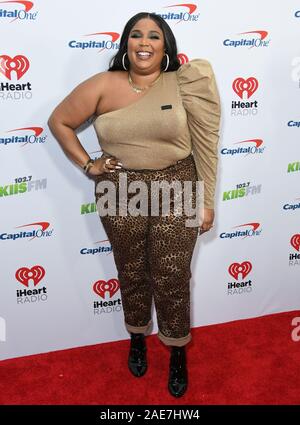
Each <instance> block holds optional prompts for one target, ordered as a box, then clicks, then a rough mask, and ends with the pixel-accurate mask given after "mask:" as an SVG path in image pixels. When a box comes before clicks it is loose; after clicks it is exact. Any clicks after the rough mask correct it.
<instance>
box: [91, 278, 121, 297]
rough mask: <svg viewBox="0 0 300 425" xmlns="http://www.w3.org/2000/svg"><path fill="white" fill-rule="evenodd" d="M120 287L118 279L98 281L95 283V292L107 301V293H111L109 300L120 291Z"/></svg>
mask: <svg viewBox="0 0 300 425" xmlns="http://www.w3.org/2000/svg"><path fill="white" fill-rule="evenodd" d="M119 287H120V285H119V281H118V279H109V280H108V281H106V280H98V281H97V282H95V283H94V285H93V290H94V292H95V293H96V294H97V295H99V296H100V297H101V298H103V299H105V293H106V292H107V291H108V293H109V298H111V297H112V296H114V295H115V293H116V292H117V291H118V290H119Z"/></svg>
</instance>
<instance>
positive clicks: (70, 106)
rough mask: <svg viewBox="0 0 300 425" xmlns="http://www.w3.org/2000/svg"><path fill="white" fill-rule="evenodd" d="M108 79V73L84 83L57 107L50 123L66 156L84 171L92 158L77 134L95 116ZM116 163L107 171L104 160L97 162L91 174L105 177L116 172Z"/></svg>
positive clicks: (112, 161) (112, 163) (113, 162)
mask: <svg viewBox="0 0 300 425" xmlns="http://www.w3.org/2000/svg"><path fill="white" fill-rule="evenodd" d="M108 78H109V77H108V75H107V73H99V74H96V75H94V76H93V77H91V78H89V79H88V80H85V81H83V82H82V83H81V84H79V85H78V86H77V87H75V89H74V90H73V91H72V92H71V93H70V94H69V95H68V96H67V97H66V98H65V99H63V100H62V102H61V103H59V105H58V106H56V108H55V109H54V111H53V112H52V114H51V116H50V118H49V120H48V125H49V128H50V130H51V131H52V133H53V135H54V136H55V138H56V140H57V141H58V142H59V144H60V145H61V147H62V149H63V150H64V152H65V154H66V155H67V156H68V157H69V158H70V159H71V160H72V161H74V162H75V163H76V164H77V165H79V166H80V167H81V168H83V166H84V165H85V164H86V162H87V161H88V160H89V159H90V157H89V155H88V153H87V152H86V150H85V149H84V147H83V146H82V144H81V143H80V141H79V138H78V137H77V135H76V133H75V130H76V128H78V127H79V126H80V125H82V124H83V123H84V122H85V121H86V120H87V119H88V118H90V117H91V116H92V115H93V114H94V113H95V112H96V109H97V105H98V102H99V100H100V98H101V95H102V93H103V91H104V85H105V84H106V83H107V80H108ZM117 162H118V161H117V160H114V159H112V160H111V162H110V164H107V165H106V170H105V169H104V164H105V158H98V159H97V160H96V161H95V163H94V165H93V166H92V167H91V168H90V170H89V173H90V174H92V175H97V174H102V173H103V172H104V171H108V169H114V168H115V165H116V164H117Z"/></svg>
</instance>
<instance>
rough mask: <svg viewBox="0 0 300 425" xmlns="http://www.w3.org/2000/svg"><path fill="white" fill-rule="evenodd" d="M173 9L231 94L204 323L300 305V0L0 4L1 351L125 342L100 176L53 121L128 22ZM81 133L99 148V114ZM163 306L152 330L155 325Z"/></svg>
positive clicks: (198, 298) (181, 46)
mask: <svg viewBox="0 0 300 425" xmlns="http://www.w3.org/2000/svg"><path fill="white" fill-rule="evenodd" d="M141 11H149V12H154V13H156V14H159V15H161V16H162V17H163V18H164V19H165V20H166V21H167V22H168V24H169V25H170V26H171V28H172V30H173V31H174V34H175V37H176V40H177V43H178V50H179V58H180V60H181V62H182V63H184V62H186V61H189V60H191V59H194V58H204V59H207V60H208V61H210V63H211V64H212V66H213V69H214V71H215V75H216V80H217V83H218V87H219V91H220V96H221V101H222V127H221V133H220V136H221V137H220V145H219V167H218V184H217V191H216V211H215V212H216V221H215V226H214V228H213V230H212V231H210V232H208V233H206V234H204V235H202V236H199V237H198V242H197V245H196V248H195V252H194V256H193V262H192V279H191V290H192V325H193V327H196V326H203V325H210V324H217V323H222V322H228V321H232V320H240V319H245V318H252V317H258V316H263V315H267V314H272V313H278V312H283V311H290V310H295V309H298V308H299V304H300V220H299V217H300V186H299V182H300V102H299V99H300V46H299V39H300V2H299V1H293V0H287V1H286V2H282V1H273V2H270V1H267V0H259V1H258V0H252V1H251V2H250V3H248V4H247V8H245V7H244V5H241V2H240V1H238V0H226V1H222V2H220V1H218V0H202V1H198V2H195V3H189V4H181V3H178V4H174V2H168V1H167V0H166V1H164V0H153V1H140V0H139V1H137V0H132V1H129V2H115V3H111V2H107V1H100V0H86V1H85V2H81V3H80V2H74V1H73V0H63V1H58V0H51V1H50V0H43V1H39V0H36V1H0V40H1V41H0V43H1V44H0V155H1V167H0V179H1V180H0V214H1V221H0V250H1V269H0V358H1V359H7V358H14V357H18V356H24V355H30V354H35V353H43V352H48V351H53V350H60V349H65V348H71V347H78V346H85V345H92V344H98V343H103V342H108V341H116V340H120V339H126V338H128V337H129V336H128V333H127V332H126V330H125V327H124V324H123V311H122V300H121V296H120V291H119V283H118V275H117V271H116V268H115V264H114V260H113V253H112V249H111V246H110V244H109V241H108V240H107V236H106V234H105V232H104V230H103V228H102V225H101V222H100V219H99V216H98V214H97V212H96V205H95V200H94V182H93V180H91V179H90V178H88V177H87V176H86V175H85V174H83V172H82V171H81V170H80V169H79V168H78V167H77V166H75V165H74V164H73V163H72V162H71V161H70V160H69V159H68V158H67V157H66V155H65V154H64V152H63V151H62V149H61V148H60V146H59V144H58V142H57V141H56V140H55V138H54V137H53V136H52V135H51V132H50V130H49V128H48V127H47V120H48V118H49V115H50V114H51V112H52V110H53V109H54V107H55V106H56V105H57V104H58V103H59V102H60V101H61V100H62V99H63V98H64V97H65V96H66V95H67V94H68V93H69V92H70V91H71V90H72V89H73V88H74V87H76V86H77V85H78V84H79V83H80V82H82V81H84V80H85V79H87V78H89V77H90V76H92V75H94V74H96V73H98V72H102V71H105V70H107V68H108V64H109V60H110V59H111V57H112V56H113V55H114V54H115V53H116V52H117V50H118V48H119V40H120V35H121V33H122V30H123V28H124V25H125V23H126V22H127V20H128V19H129V18H130V17H131V16H133V15H134V14H136V13H138V12H141ZM78 136H79V138H80V140H81V142H82V144H83V146H84V148H85V149H86V150H87V152H88V153H89V154H90V156H91V157H93V158H96V157H98V156H100V155H101V150H100V147H99V143H98V140H97V138H96V134H95V131H94V128H93V126H92V124H91V120H89V121H88V122H87V123H85V124H84V125H83V126H82V127H81V128H80V129H79V130H78ZM153 315H154V327H153V332H154V333H155V332H157V325H156V321H155V310H154V312H153Z"/></svg>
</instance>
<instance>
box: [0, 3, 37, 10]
mask: <svg viewBox="0 0 300 425" xmlns="http://www.w3.org/2000/svg"><path fill="white" fill-rule="evenodd" d="M0 3H20V4H22V5H23V6H24V7H25V12H29V10H30V9H32V8H33V3H32V1H12V0H9V1H0Z"/></svg>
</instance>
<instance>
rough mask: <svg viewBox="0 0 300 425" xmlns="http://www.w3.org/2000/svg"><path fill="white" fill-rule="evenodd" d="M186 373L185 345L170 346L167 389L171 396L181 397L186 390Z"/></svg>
mask: <svg viewBox="0 0 300 425" xmlns="http://www.w3.org/2000/svg"><path fill="white" fill-rule="evenodd" d="M187 385H188V373H187V366H186V353H185V347H171V356H170V369H169V382H168V389H169V392H170V393H171V395H172V396H174V397H181V396H183V394H184V393H185V392H186V390H187Z"/></svg>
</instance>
